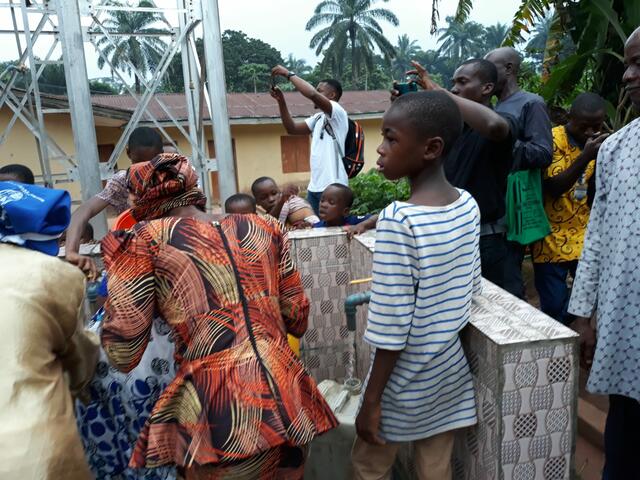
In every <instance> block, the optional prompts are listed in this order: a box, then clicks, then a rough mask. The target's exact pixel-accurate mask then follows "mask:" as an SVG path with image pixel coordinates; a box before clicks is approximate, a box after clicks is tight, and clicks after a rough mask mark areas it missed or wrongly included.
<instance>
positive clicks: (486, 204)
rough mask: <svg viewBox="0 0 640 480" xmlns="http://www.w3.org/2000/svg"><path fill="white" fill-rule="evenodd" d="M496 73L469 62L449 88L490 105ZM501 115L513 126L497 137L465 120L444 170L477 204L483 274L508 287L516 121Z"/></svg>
mask: <svg viewBox="0 0 640 480" xmlns="http://www.w3.org/2000/svg"><path fill="white" fill-rule="evenodd" d="M497 77H498V72H497V69H496V67H495V65H493V64H492V63H491V62H488V61H487V60H479V59H475V60H469V61H467V62H465V63H463V64H462V65H461V66H460V67H458V69H457V70H456V71H455V73H454V75H453V87H452V88H451V92H452V93H453V94H455V95H459V96H461V97H463V98H466V99H468V100H473V101H474V102H477V103H480V104H482V105H484V106H486V107H487V108H491V96H492V95H493V90H494V86H495V84H496V81H497ZM501 116H502V117H503V118H504V120H505V121H506V122H507V123H508V124H509V129H508V130H506V132H502V134H501V135H498V136H493V137H491V136H488V135H486V134H485V133H484V132H481V131H479V130H477V129H473V128H471V127H470V126H469V124H468V123H465V126H464V130H463V133H462V136H461V137H460V138H459V139H458V141H457V143H456V144H455V145H454V147H453V149H452V150H451V151H450V152H449V155H448V156H447V160H446V161H445V164H444V168H445V174H446V175H447V178H448V180H449V181H450V182H451V184H452V185H455V186H456V187H459V188H463V189H465V190H466V191H468V192H469V193H470V194H471V195H472V196H473V198H475V199H476V202H478V206H479V207H480V218H481V226H480V256H481V259H482V276H483V277H485V278H486V279H487V280H490V281H492V282H493V283H495V284H496V285H498V286H500V287H504V262H505V259H506V255H507V242H506V231H507V229H506V223H505V221H504V216H505V214H506V207H505V197H506V186H507V175H508V173H509V170H510V168H511V161H512V148H513V142H514V140H515V138H516V135H517V133H516V132H517V124H516V120H515V119H514V118H513V117H511V116H509V115H501ZM465 122H466V120H465Z"/></svg>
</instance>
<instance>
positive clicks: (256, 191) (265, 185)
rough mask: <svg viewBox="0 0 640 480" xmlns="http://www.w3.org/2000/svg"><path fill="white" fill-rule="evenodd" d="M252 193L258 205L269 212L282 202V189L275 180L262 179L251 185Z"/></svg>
mask: <svg viewBox="0 0 640 480" xmlns="http://www.w3.org/2000/svg"><path fill="white" fill-rule="evenodd" d="M251 193H252V194H253V196H254V198H255V199H256V203H257V204H258V205H260V206H261V207H262V208H264V209H265V210H266V211H267V212H268V211H269V210H271V209H272V208H273V207H274V206H275V204H276V203H278V200H280V195H282V192H281V191H280V187H278V184H277V183H276V181H275V180H274V179H273V178H270V177H260V178H258V179H257V180H256V181H255V182H253V184H252V185H251Z"/></svg>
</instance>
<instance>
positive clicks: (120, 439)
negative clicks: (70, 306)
mask: <svg viewBox="0 0 640 480" xmlns="http://www.w3.org/2000/svg"><path fill="white" fill-rule="evenodd" d="M103 318H104V309H102V308H101V309H100V310H98V311H97V312H96V314H95V315H94V316H93V318H92V319H91V322H90V324H89V325H88V327H87V328H88V330H90V331H92V332H94V333H96V334H97V335H100V332H101V324H102V321H103ZM173 351H174V347H173V341H172V339H171V336H170V329H169V328H168V327H167V325H166V322H164V321H154V325H153V328H152V331H151V335H150V341H149V346H148V348H147V350H146V351H145V354H144V355H143V357H142V359H141V362H140V364H139V365H138V366H137V367H136V368H135V369H133V370H132V371H131V372H130V373H128V374H125V373H121V372H118V371H117V370H116V369H115V368H114V367H113V366H111V365H110V363H109V359H108V357H107V355H106V354H105V352H104V350H102V349H101V350H100V358H99V360H98V364H97V366H96V372H95V375H94V378H93V380H92V381H91V383H90V384H89V385H88V392H89V395H90V400H89V402H88V403H87V404H84V403H82V402H81V401H80V400H76V420H77V424H78V431H79V432H80V437H81V439H82V443H83V445H84V449H85V455H86V458H87V462H88V463H89V467H90V468H91V471H92V472H93V474H94V475H95V477H96V479H100V480H175V479H176V469H175V467H173V466H165V467H159V468H136V469H134V468H129V459H130V458H131V454H132V453H133V448H134V445H135V443H136V440H137V438H138V435H139V433H140V430H141V429H142V427H143V426H144V424H145V423H146V421H147V419H148V418H149V415H150V413H151V411H152V409H153V406H154V405H155V404H156V402H157V401H158V398H159V397H160V394H161V393H162V391H163V390H164V389H165V388H166V387H167V386H168V385H169V383H170V382H171V380H172V379H173V378H174V377H175V369H176V366H175V363H174V361H173Z"/></svg>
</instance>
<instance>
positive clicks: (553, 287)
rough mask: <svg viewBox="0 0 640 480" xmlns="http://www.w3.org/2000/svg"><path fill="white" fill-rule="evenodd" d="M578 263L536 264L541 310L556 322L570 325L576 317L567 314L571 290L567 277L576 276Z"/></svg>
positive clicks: (534, 266) (536, 280)
mask: <svg viewBox="0 0 640 480" xmlns="http://www.w3.org/2000/svg"><path fill="white" fill-rule="evenodd" d="M577 266H578V262H577V261H574V262H558V263H534V264H533V271H534V273H535V284H536V290H537V291H538V295H539V296H540V310H542V311H543V312H544V313H546V314H547V315H549V316H550V317H551V318H553V319H554V320H557V321H558V322H561V323H563V324H565V325H569V324H570V323H571V322H572V321H573V319H574V316H573V315H570V314H568V313H567V306H568V305H569V288H568V287H567V276H568V275H569V273H571V275H572V276H575V274H576V268H577Z"/></svg>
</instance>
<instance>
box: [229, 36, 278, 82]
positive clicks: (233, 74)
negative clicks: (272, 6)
mask: <svg viewBox="0 0 640 480" xmlns="http://www.w3.org/2000/svg"><path fill="white" fill-rule="evenodd" d="M222 49H223V53H224V68H225V72H226V79H227V90H228V91H230V92H251V91H255V90H257V91H258V92H266V91H268V90H269V87H270V73H269V71H267V72H264V74H258V73H256V75H255V76H253V74H251V73H249V72H250V71H253V70H255V68H254V69H253V70H252V69H247V68H246V67H245V68H244V69H243V68H242V67H243V66H246V65H249V64H254V65H266V66H268V67H269V69H271V67H274V66H276V65H278V64H282V63H284V61H283V59H282V55H281V54H280V52H279V51H278V50H276V49H275V48H273V47H272V46H271V45H269V44H268V43H265V42H263V41H262V40H258V39H256V38H250V37H248V36H247V35H246V34H245V33H243V32H239V31H236V30H226V31H225V32H224V33H223V34H222ZM247 75H249V76H247Z"/></svg>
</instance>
